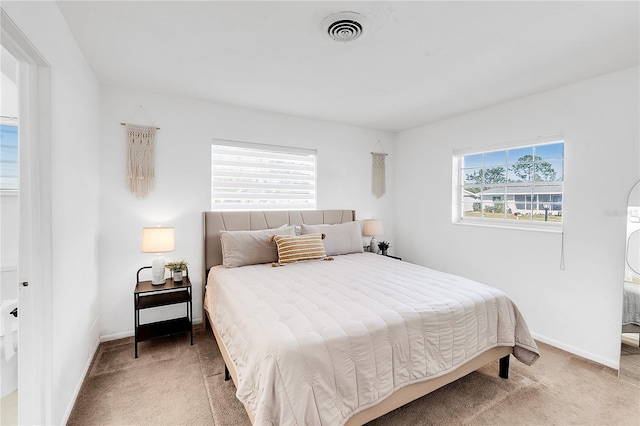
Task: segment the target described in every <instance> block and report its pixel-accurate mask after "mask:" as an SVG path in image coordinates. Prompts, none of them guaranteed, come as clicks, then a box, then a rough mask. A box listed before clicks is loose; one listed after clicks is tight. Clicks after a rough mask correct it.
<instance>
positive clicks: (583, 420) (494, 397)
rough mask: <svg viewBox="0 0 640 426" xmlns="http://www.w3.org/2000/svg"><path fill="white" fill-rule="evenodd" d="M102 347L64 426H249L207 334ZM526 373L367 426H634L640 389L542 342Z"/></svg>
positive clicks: (449, 391) (460, 388)
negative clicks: (135, 346) (135, 352)
mask: <svg viewBox="0 0 640 426" xmlns="http://www.w3.org/2000/svg"><path fill="white" fill-rule="evenodd" d="M138 348H139V358H138V359H134V357H133V340H132V339H131V338H129V339H123V340H117V341H112V342H105V343H102V344H101V345H100V347H99V348H98V351H97V353H96V356H95V358H94V360H93V363H92V365H91V367H90V370H89V372H88V374H87V378H86V379H85V382H84V384H83V386H82V389H81V391H80V394H79V396H78V399H77V401H76V404H75V407H74V409H73V412H72V413H71V416H70V418H69V422H68V424H69V425H161V424H164V425H217V426H231V425H248V424H249V420H248V418H247V415H246V413H245V411H244V408H243V407H242V404H240V402H239V401H238V400H237V399H236V398H235V387H234V385H233V383H232V382H231V381H228V382H225V381H224V376H223V365H224V364H223V362H222V358H221V356H220V353H219V351H218V348H217V346H216V343H215V340H214V339H213V337H212V335H211V332H210V331H208V332H202V331H200V332H197V333H196V334H195V339H194V345H193V346H190V345H189V341H188V336H179V337H171V338H166V339H161V340H155V341H150V342H143V343H141V344H139V345H138ZM540 350H541V352H542V357H541V359H540V360H539V361H538V362H537V363H536V364H535V365H533V366H532V367H527V366H525V365H524V364H521V363H520V362H518V361H516V360H515V359H513V357H512V359H511V371H510V377H509V379H508V380H503V379H500V378H499V377H498V376H497V371H498V366H497V363H494V364H492V365H488V366H486V367H484V368H482V369H481V370H479V371H477V372H474V373H472V374H470V375H468V376H466V377H463V378H462V379H460V380H458V381H456V382H454V383H452V384H450V385H447V386H445V387H444V388H441V389H439V390H437V391H435V392H433V393H431V394H430V395H427V396H426V397H423V398H420V399H418V400H416V401H414V402H412V403H410V404H408V405H406V406H404V407H401V408H400V409H398V410H395V411H393V412H391V413H389V414H387V415H386V416H384V417H381V418H379V419H377V420H375V421H373V422H371V423H370V424H371V425H412V426H414V425H637V424H639V422H638V419H639V415H640V388H638V387H636V386H633V385H632V384H629V383H626V382H622V381H619V380H618V378H617V373H616V372H615V371H614V370H611V369H609V368H607V367H603V366H601V365H598V364H595V363H592V362H590V361H586V360H584V359H581V358H579V357H576V356H573V355H571V354H568V353H566V352H563V351H561V350H558V349H556V348H553V347H551V346H548V345H544V344H540Z"/></svg>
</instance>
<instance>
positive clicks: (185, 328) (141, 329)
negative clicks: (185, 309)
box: [137, 317, 193, 342]
mask: <svg viewBox="0 0 640 426" xmlns="http://www.w3.org/2000/svg"><path fill="white" fill-rule="evenodd" d="M190 332H191V321H190V320H189V318H188V317H183V318H174V319H170V320H166V321H158V322H154V323H150V324H140V325H139V326H138V338H137V341H138V342H143V341H145V340H151V339H158V338H160V337H167V336H172V335H174V334H182V333H190ZM192 339H193V337H192Z"/></svg>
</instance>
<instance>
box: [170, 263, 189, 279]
mask: <svg viewBox="0 0 640 426" xmlns="http://www.w3.org/2000/svg"><path fill="white" fill-rule="evenodd" d="M188 265H189V264H188V263H187V261H186V260H184V259H183V260H177V261H175V262H169V263H167V264H166V268H167V269H169V270H170V271H171V275H172V277H173V282H176V283H180V282H182V271H186V270H187V266H188Z"/></svg>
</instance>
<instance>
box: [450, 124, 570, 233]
mask: <svg viewBox="0 0 640 426" xmlns="http://www.w3.org/2000/svg"><path fill="white" fill-rule="evenodd" d="M555 143H563V144H564V149H565V150H566V140H565V138H564V136H563V135H561V134H558V135H551V136H546V137H540V138H537V139H534V140H528V141H521V142H509V143H504V144H499V145H493V146H490V147H485V148H482V149H480V148H462V149H455V150H454V151H453V156H452V157H453V162H452V181H453V185H452V216H451V218H452V223H454V224H458V225H472V226H483V227H497V228H512V229H524V230H535V231H543V232H562V228H563V224H564V221H565V219H566V217H565V215H564V204H565V201H566V200H565V193H564V181H565V175H564V171H565V170H566V151H564V152H563V158H562V161H563V170H562V180H561V181H554V182H540V181H530V182H506V183H504V184H497V185H495V186H504V187H505V195H507V196H508V191H507V189H506V188H508V187H509V186H512V187H513V186H519V187H525V186H529V187H531V188H532V195H537V194H535V193H534V192H533V188H534V187H536V186H558V185H560V186H561V190H560V194H561V195H562V201H561V202H560V203H561V204H562V210H561V214H562V221H561V222H551V221H549V222H544V221H539V220H514V219H498V218H486V217H484V214H482V216H481V217H464V216H463V189H464V188H465V182H464V177H463V158H464V157H465V156H469V155H476V154H487V153H492V152H496V151H504V150H513V149H519V148H529V147H534V146H542V145H550V144H555ZM506 165H508V164H505V166H506ZM467 186H469V185H467ZM482 186H491V185H482ZM510 203H511V201H510V200H505V206H504V207H505V210H506V208H507V204H510ZM514 203H515V201H514ZM551 204H552V203H551ZM482 210H483V209H482V208H481V212H482ZM550 214H553V212H551V213H550ZM531 219H533V218H531Z"/></svg>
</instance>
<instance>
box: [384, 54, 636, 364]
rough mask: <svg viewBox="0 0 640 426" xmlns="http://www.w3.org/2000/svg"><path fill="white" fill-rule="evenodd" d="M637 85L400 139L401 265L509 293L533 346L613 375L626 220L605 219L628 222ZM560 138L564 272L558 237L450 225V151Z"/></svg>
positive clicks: (552, 100) (611, 80) (531, 100)
mask: <svg viewBox="0 0 640 426" xmlns="http://www.w3.org/2000/svg"><path fill="white" fill-rule="evenodd" d="M639 81H640V78H639V70H638V67H634V68H630V69H626V70H622V71H619V72H615V73H611V74H607V75H603V76H600V77H597V78H593V79H589V80H585V81H582V82H578V83H575V84H571V85H567V86H563V87H560V88H557V89H554V90H549V91H547V92H542V93H538V94H535V95H531V96H527V97H524V98H520V99H517V100H514V101H510V102H507V103H504V104H500V105H496V106H493V107H489V108H485V109H482V110H478V111H475V112H471V113H468V114H465V115H461V116H457V117H453V118H450V119H446V120H442V121H439V122H435V123H431V124H427V125H424V126H420V127H417V128H414V129H410V130H407V131H404V132H400V133H399V134H398V135H397V137H396V142H395V144H396V146H395V152H396V157H397V158H396V164H398V165H399V164H401V165H402V167H396V200H397V202H396V221H397V225H396V235H397V240H398V244H399V245H400V246H401V248H402V251H403V253H405V257H406V258H407V259H408V260H410V261H413V262H415V263H418V264H422V265H425V266H428V267H432V268H434V269H439V270H443V271H446V272H451V273H454V274H458V275H462V276H465V277H468V278H472V279H475V280H477V281H480V282H484V283H486V284H489V285H492V286H495V287H498V288H500V289H502V290H504V291H506V292H507V294H509V295H510V296H511V297H512V298H513V299H514V301H515V302H516V303H517V304H518V306H519V307H520V309H521V310H522V312H523V315H524V317H525V318H526V320H527V323H528V325H529V327H530V329H531V330H532V332H534V333H535V335H536V337H538V338H540V340H543V341H547V342H549V343H551V344H553V345H556V346H560V345H562V349H565V350H567V351H570V352H573V353H578V354H579V355H581V356H583V357H586V358H589V359H592V360H594V361H596V362H599V363H602V364H605V365H608V366H610V367H613V368H617V365H618V362H619V361H618V360H619V351H620V326H621V309H622V281H623V270H624V268H623V266H624V264H623V261H624V260H623V259H624V249H625V247H624V235H625V222H626V218H625V216H624V215H617V214H614V213H612V212H617V211H622V212H626V197H627V191H628V190H629V188H630V187H631V186H632V184H633V183H634V182H636V181H637V180H638V178H639V177H640V176H639V174H640V144H639V143H638V141H639V140H640V138H639V117H640V108H639V105H638V104H639V97H638V94H639ZM558 132H562V133H563V134H564V136H565V153H566V154H565V158H566V163H565V190H564V194H565V196H564V235H565V240H564V243H565V245H564V248H565V265H566V268H565V269H564V270H561V269H560V254H561V247H562V235H561V234H552V233H541V232H532V231H518V230H513V229H497V228H486V227H472V226H464V225H454V224H452V220H451V216H452V215H451V211H452V210H451V203H452V186H451V185H452V170H451V167H452V154H453V150H454V149H457V148H463V147H477V148H478V149H480V150H481V149H483V148H484V147H487V146H492V145H495V144H496V143H504V142H509V141H517V140H527V139H528V140H533V139H535V138H536V137H537V136H540V135H548V134H552V133H558ZM416 181H419V182H424V185H422V186H421V189H420V190H418V191H417V192H416V187H415V182H416ZM435 200H437V202H434V201H435ZM414 223H421V224H423V225H422V226H421V228H418V229H416V228H415V227H414V226H412V224H414ZM496 255H498V257H496Z"/></svg>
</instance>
